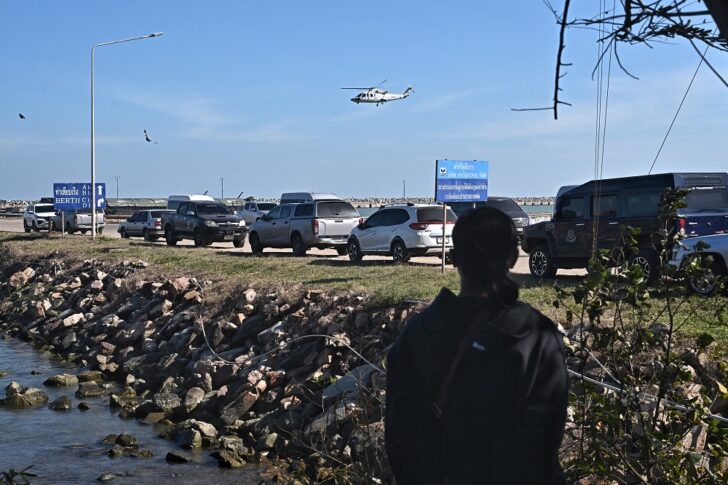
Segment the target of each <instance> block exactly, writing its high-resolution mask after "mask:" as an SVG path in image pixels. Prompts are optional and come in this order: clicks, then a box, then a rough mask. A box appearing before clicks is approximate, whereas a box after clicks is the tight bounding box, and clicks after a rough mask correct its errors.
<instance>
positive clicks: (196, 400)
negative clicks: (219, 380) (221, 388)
mask: <svg viewBox="0 0 728 485" xmlns="http://www.w3.org/2000/svg"><path fill="white" fill-rule="evenodd" d="M204 398H205V391H204V390H202V389H201V388H199V387H190V388H189V389H188V390H187V394H185V400H184V408H185V411H187V412H188V413H191V412H192V411H194V409H195V408H196V407H197V406H198V405H199V404H200V403H201V402H202V400H203V399H204Z"/></svg>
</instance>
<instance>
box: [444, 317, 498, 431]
mask: <svg viewBox="0 0 728 485" xmlns="http://www.w3.org/2000/svg"><path fill="white" fill-rule="evenodd" d="M509 309H510V307H506V308H504V309H503V310H501V311H500V312H498V313H497V314H496V315H495V317H493V318H490V319H488V322H492V321H495V320H497V319H498V318H500V316H501V315H503V314H504V313H505V312H506V311H508V310H509ZM489 313H490V308H488V307H487V306H486V307H485V308H483V309H482V310H480V311H479V312H478V313H477V314H476V315H475V317H474V318H473V319H472V320H471V322H470V323H469V324H468V327H467V328H466V329H465V333H464V334H463V337H462V339H461V340H460V344H459V345H458V349H457V351H456V352H455V356H454V357H453V359H452V363H451V364H450V369H449V370H448V371H447V374H445V378H444V379H443V380H442V382H441V383H440V387H438V389H437V394H435V401H434V402H433V403H432V414H434V415H435V418H437V419H438V420H440V419H442V413H443V411H444V410H445V406H446V405H447V398H448V393H449V391H450V383H451V382H452V378H453V377H454V376H455V371H456V370H457V368H458V364H460V360H461V359H462V357H463V355H464V354H465V351H466V350H467V349H468V347H470V346H471V345H472V343H473V339H474V338H475V336H476V335H477V334H478V331H480V330H481V328H482V326H481V325H479V324H478V323H479V322H480V321H481V320H482V319H485V318H486V317H487V316H488V314H489Z"/></svg>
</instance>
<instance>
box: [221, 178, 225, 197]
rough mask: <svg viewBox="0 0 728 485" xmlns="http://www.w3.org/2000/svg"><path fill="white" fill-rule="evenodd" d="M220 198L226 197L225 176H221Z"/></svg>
mask: <svg viewBox="0 0 728 485" xmlns="http://www.w3.org/2000/svg"><path fill="white" fill-rule="evenodd" d="M220 198H221V199H224V198H225V177H220Z"/></svg>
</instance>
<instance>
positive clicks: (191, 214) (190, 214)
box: [187, 211, 195, 216]
mask: <svg viewBox="0 0 728 485" xmlns="http://www.w3.org/2000/svg"><path fill="white" fill-rule="evenodd" d="M187 215H188V216H194V215H195V211H187Z"/></svg>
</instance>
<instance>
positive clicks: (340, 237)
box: [248, 200, 361, 256]
mask: <svg viewBox="0 0 728 485" xmlns="http://www.w3.org/2000/svg"><path fill="white" fill-rule="evenodd" d="M360 222H361V218H360V216H359V212H358V211H357V210H356V209H355V208H354V207H353V206H352V205H351V204H349V203H348V202H344V201H343V200H315V201H313V202H308V203H305V204H283V205H279V206H276V207H274V208H273V209H271V211H270V212H269V213H268V214H266V215H264V216H263V217H261V218H260V219H259V220H257V221H256V222H254V223H253V225H252V226H251V227H250V235H249V236H248V237H249V239H250V247H251V249H252V250H253V253H254V254H260V253H261V252H263V249H264V248H266V247H272V248H292V249H293V254H294V255H296V256H304V255H305V254H306V251H308V249H309V248H312V247H314V248H319V249H323V248H334V249H336V251H337V252H338V253H339V254H341V255H344V254H346V252H347V249H346V242H347V239H348V237H349V234H351V230H352V229H354V228H355V227H356V226H357V224H359V223H360Z"/></svg>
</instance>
